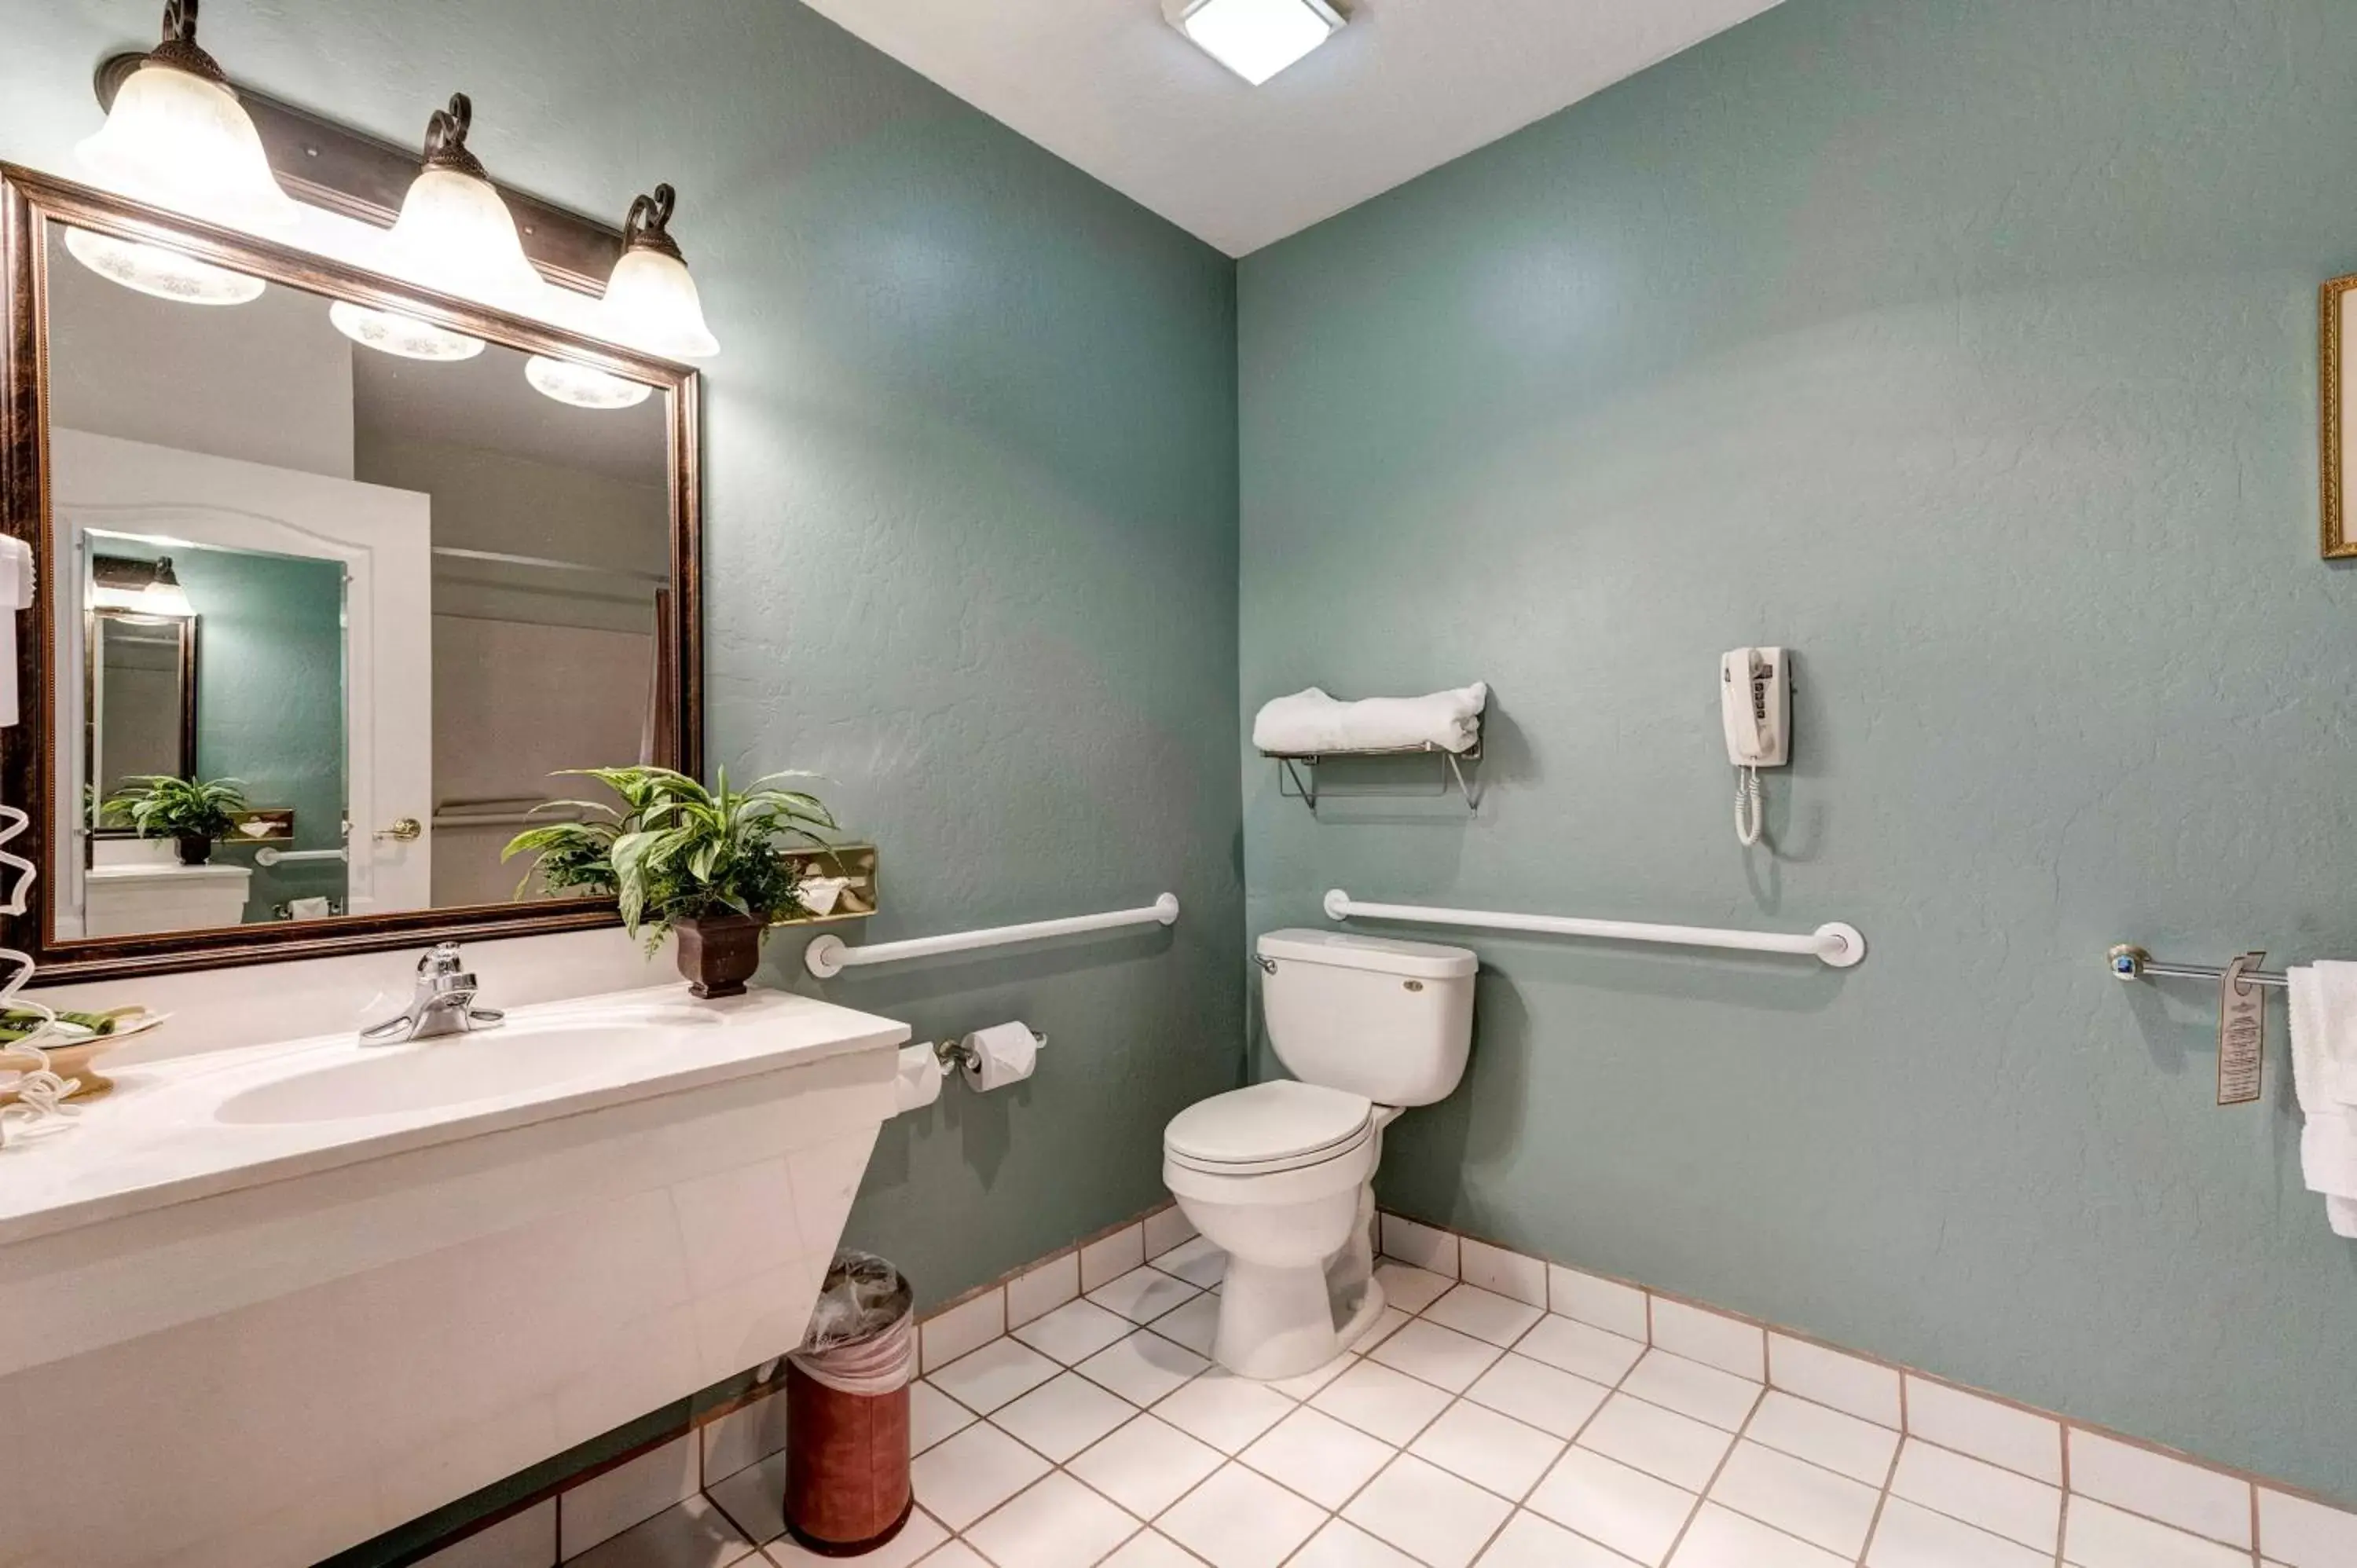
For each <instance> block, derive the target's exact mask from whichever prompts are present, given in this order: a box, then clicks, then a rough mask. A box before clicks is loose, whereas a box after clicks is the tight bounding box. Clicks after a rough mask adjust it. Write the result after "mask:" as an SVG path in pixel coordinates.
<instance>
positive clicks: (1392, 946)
mask: <svg viewBox="0 0 2357 1568" xmlns="http://www.w3.org/2000/svg"><path fill="white" fill-rule="evenodd" d="M1260 956H1261V957H1263V958H1289V959H1292V960H1295V961H1297V962H1301V963H1323V964H1329V965H1331V966H1333V967H1334V968H1337V969H1371V970H1373V971H1375V972H1377V973H1379V974H1406V975H1413V976H1415V978H1417V979H1419V980H1453V979H1457V978H1458V977H1460V976H1463V975H1468V974H1470V973H1472V972H1474V971H1475V970H1477V969H1479V968H1480V965H1481V961H1480V957H1479V956H1478V955H1477V954H1475V953H1473V952H1472V951H1470V950H1468V949H1465V948H1449V947H1442V946H1440V945H1438V944H1437V943H1435V942H1403V941H1394V940H1392V939H1391V938H1389V937H1362V936H1361V935H1360V934H1359V933H1358V932H1356V931H1317V930H1303V929H1294V930H1283V931H1268V932H1265V933H1263V934H1262V937H1261V939H1260Z"/></svg>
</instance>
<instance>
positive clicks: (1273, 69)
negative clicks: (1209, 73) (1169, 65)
mask: <svg viewBox="0 0 2357 1568" xmlns="http://www.w3.org/2000/svg"><path fill="white" fill-rule="evenodd" d="M1162 15H1163V16H1164V17H1165V18H1166V19H1168V22H1169V23H1170V25H1171V26H1172V27H1176V28H1178V29H1179V31H1180V32H1182V33H1184V34H1186V35H1187V38H1188V40H1189V42H1190V43H1192V44H1193V45H1194V46H1195V47H1196V48H1199V49H1201V50H1202V51H1203V52H1204V53H1205V54H1207V55H1210V56H1211V58H1212V59H1215V60H1218V61H1219V62H1220V63H1221V64H1222V65H1223V66H1226V67H1227V68H1228V69H1229V70H1232V71H1234V72H1235V73H1236V74H1237V75H1238V76H1241V77H1243V79H1244V80H1245V81H1248V82H1250V83H1251V84H1252V85H1253V86H1254V87H1258V86H1260V85H1261V84H1262V83H1263V82H1265V81H1268V80H1269V78H1271V77H1273V76H1275V74H1276V73H1277V72H1278V71H1281V70H1285V69H1286V67H1287V66H1290V65H1293V64H1295V63H1296V62H1297V61H1298V60H1300V59H1302V57H1303V56H1305V55H1307V54H1308V53H1309V51H1310V50H1312V49H1314V48H1317V47H1318V45H1320V44H1322V43H1324V42H1325V41H1326V40H1327V39H1328V38H1332V37H1333V36H1334V35H1335V34H1337V33H1339V32H1340V31H1341V30H1342V27H1343V24H1344V22H1345V21H1346V20H1347V18H1345V17H1344V16H1343V15H1342V14H1341V13H1340V11H1338V10H1336V9H1335V8H1334V7H1333V6H1332V5H1328V4H1327V3H1326V0H1162Z"/></svg>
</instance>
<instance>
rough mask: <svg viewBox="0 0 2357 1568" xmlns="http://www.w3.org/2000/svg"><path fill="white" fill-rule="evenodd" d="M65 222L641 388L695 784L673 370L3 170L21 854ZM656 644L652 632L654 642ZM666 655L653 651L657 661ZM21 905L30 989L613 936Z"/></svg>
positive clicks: (689, 501)
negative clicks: (52, 265) (661, 502)
mask: <svg viewBox="0 0 2357 1568" xmlns="http://www.w3.org/2000/svg"><path fill="white" fill-rule="evenodd" d="M53 222H56V223H69V224H71V225H73V226H74V227H77V228H81V229H89V230H93V231H97V232H99V233H102V234H110V235H113V236H116V237H118V238H121V239H125V240H134V241H148V242H156V243H160V244H164V245H167V246H169V247H171V248H173V249H175V250H178V251H181V252H186V253H188V254H189V255H192V256H194V257H196V258H197V259H199V261H205V262H211V263H217V264H219V265H221V266H224V267H230V268H233V269H235V270H236V271H238V272H242V273H246V274H251V275H253V276H254V277H258V278H262V279H264V280H265V281H266V282H270V283H275V284H282V285H286V286H287V287H290V288H298V289H304V290H307V291H308V292H310V293H313V294H317V295H323V296H326V297H328V298H334V299H348V300H351V301H353V302H355V303H357V304H361V305H365V306H377V307H380V308H384V309H391V310H398V311H402V312H404V313H406V314H409V315H412V316H416V317H422V318H424V319H425V320H428V321H432V322H435V323H436V324H438V325H442V326H447V327H451V328H457V330H459V331H462V332H466V333H468V334H470V335H472V336H474V337H477V338H482V339H484V340H485V341H486V342H490V343H499V344H503V345H505V346H506V347H508V348H511V349H521V350H522V351H523V352H525V353H533V354H549V355H555V356H560V357H562V358H565V359H568V360H576V361H578V362H580V363H583V364H587V365H591V366H594V367H595V368H597V369H598V370H601V371H609V372H611V373H614V374H616V375H621V376H627V377H629V378H630V379H632V380H634V381H645V382H648V383H650V384H651V385H652V386H653V387H654V388H655V389H656V391H657V392H662V393H664V394H666V395H667V396H668V398H669V406H670V409H671V419H670V422H669V446H670V452H669V460H670V466H671V477H672V588H673V597H672V615H671V618H670V648H671V655H672V664H673V682H672V698H673V701H672V703H671V707H672V716H673V733H672V736H671V740H672V757H673V766H675V767H677V768H679V770H680V771H681V772H683V773H687V774H691V775H694V776H697V777H701V776H702V774H703V771H704V610H703V499H702V474H701V444H700V423H699V422H700V413H699V388H700V384H701V383H700V381H699V379H698V377H697V374H696V372H695V371H693V370H690V369H688V368H686V367H685V366H682V365H676V364H673V363H672V362H670V361H669V360H657V359H652V358H649V357H647V356H644V355H640V354H637V353H634V352H632V351H631V350H630V349H621V348H617V347H615V346H613V345H611V344H607V343H603V342H600V341H598V340H597V339H596V338H587V337H584V336H582V335H580V334H578V333H574V332H569V331H566V330H565V328H560V327H554V326H551V325H548V324H546V323H544V322H539V321H533V320H530V319H527V318H525V317H518V316H511V315H508V314H506V313H504V312H501V311H498V310H494V309H491V308H490V307H488V306H479V305H475V304H472V303H470V302H468V301H466V300H461V299H457V298H454V297H452V296H450V295H442V294H436V293H434V292H432V291H430V290H426V289H421V288H416V287H414V286H412V285H407V284H404V283H400V282H398V281H396V280H394V279H393V278H390V277H386V276H384V275H382V274H377V273H371V272H369V271H366V270H364V269H362V268H360V267H356V266H353V265H351V264H350V263H345V262H340V261H337V260H335V259H332V258H330V257H328V256H323V255H317V254H314V253H312V252H307V251H299V250H296V249H293V248H291V247H288V246H285V245H280V244H276V243H274V242H270V241H266V240H259V239H254V238H253V237H251V236H248V235H244V234H241V233H238V232H235V231H231V230H227V229H221V228H217V227H215V226H213V225H211V224H209V223H204V222H201V221H199V220H194V219H189V218H184V217H181V216H180V215H178V214H177V213H173V212H168V211H166V210H164V209H159V208H155V207H149V206H146V205H145V204H144V203H141V202H137V201H133V200H130V199H126V198H124V197H120V196H115V195H113V194H111V193H109V192H106V191H102V190H97V189H93V188H90V187H87V186H83V185H79V184H76V183H74V182H72V181H70V180H63V179H59V178H56V177H51V176H48V175H45V174H41V173H38V172H37V171H35V170H31V169H26V168H21V167H18V166H16V165H13V164H7V163H0V512H5V516H0V526H5V529H6V532H8V533H9V534H10V535H12V536H14V537H16V538H18V539H22V540H24V541H26V542H27V543H29V544H30V545H31V546H32V549H33V554H34V559H35V561H36V562H37V563H38V571H39V573H40V575H41V580H42V582H43V585H44V586H43V591H41V592H40V593H38V594H37V595H36V596H35V601H34V606H33V609H32V610H31V612H30V613H27V614H25V615H21V616H18V617H16V623H17V624H16V668H17V671H18V676H19V688H18V689H19V691H20V692H21V693H23V698H22V711H23V714H24V722H23V723H21V724H19V725H16V727H14V728H12V729H7V730H0V800H5V801H6V802H7V803H8V804H10V805H13V806H16V807H18V808H20V809H21V810H23V811H25V812H26V813H27V815H28V816H30V817H31V819H32V823H31V825H30V826H29V827H28V828H27V830H26V831H25V832H24V833H22V834H21V835H20V836H19V837H18V839H17V840H16V843H12V844H11V845H10V848H11V850H12V851H13V852H14V853H16V854H22V855H24V856H25V857H26V858H27V859H28V860H30V861H32V862H33V863H34V864H35V865H38V866H41V867H43V868H44V869H47V868H48V866H49V865H50V864H51V860H50V839H51V836H52V835H51V832H50V829H51V810H52V802H51V800H50V798H49V797H50V794H51V789H50V785H49V781H50V779H52V778H54V777H55V774H54V773H53V771H52V768H53V767H54V765H55V761H56V748H57V746H59V744H60V741H61V739H62V741H63V742H64V743H65V744H69V745H79V744H81V741H80V737H79V736H67V737H60V736H59V734H58V716H59V703H58V693H56V692H55V691H54V690H53V689H52V680H51V674H52V671H51V670H50V659H49V650H50V649H51V648H52V647H53V646H54V643H53V642H52V640H51V639H52V637H53V636H54V634H55V630H56V628H55V626H54V624H53V619H52V618H53V615H54V606H55V603H56V600H55V597H54V596H53V595H52V594H51V593H50V592H48V587H47V583H48V576H49V575H50V574H51V573H52V572H53V571H54V570H55V568H54V567H53V566H52V564H51V559H50V546H51V542H52V541H51V531H50V516H49V495H48V232H47V229H48V224H50V223H53ZM657 635H658V639H659V640H660V639H662V631H661V630H660V629H659V631H658V634H657ZM659 653H660V650H659ZM48 886H49V879H48V878H47V877H43V878H41V879H39V880H37V881H35V882H34V884H33V885H32V887H31V888H30V890H29V897H28V899H27V906H26V912H25V913H24V914H22V915H16V916H9V917H7V918H5V924H0V944H5V945H6V946H8V947H12V948H16V949H17V950H21V951H23V952H25V953H27V954H29V955H30V956H31V957H32V959H33V961H35V962H36V963H38V965H39V966H40V973H39V975H38V978H37V979H36V980H35V981H34V982H33V983H34V984H36V985H46V984H54V983H65V982H72V981H90V980H101V979H114V978H121V977H128V976H132V975H143V974H165V973H174V972H182V971H188V970H197V969H217V968H223V967H228V966H231V965H238V964H254V963H280V962H285V961H292V960H296V959H307V958H325V957H331V956H334V955H337V954H340V953H360V952H377V951H382V950H386V949H389V948H404V947H415V946H419V945H421V944H425V943H429V942H436V941H457V940H485V939H490V938H498V937H521V936H533V935H539V934H543V933H547V932H553V931H571V930H582V929H590V928H594V927H601V926H613V925H618V924H619V923H620V916H619V914H618V913H617V911H616V908H615V905H614V901H613V900H612V899H610V898H601V899H567V900H565V901H563V902H562V903H556V902H541V903H529V904H525V903H519V904H485V905H472V906H465V907H457V908H447V909H410V910H404V911H402V912H400V913H397V914H384V915H350V916H338V917H336V918H332V919H328V920H319V921H313V922H307V923H304V924H301V925H288V924H282V923H278V922H270V923H264V924H255V925H245V926H231V927H222V928H220V929H212V930H198V931H174V932H159V933H154V934H147V935H141V936H135V937H97V938H78V939H75V940H70V941H62V942H61V941H59V940H57V939H56V938H55V936H54V934H53V927H52V924H51V921H50V918H49V905H48V898H47V897H46V889H47V888H48Z"/></svg>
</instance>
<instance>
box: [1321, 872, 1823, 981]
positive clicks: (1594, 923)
mask: <svg viewBox="0 0 2357 1568" xmlns="http://www.w3.org/2000/svg"><path fill="white" fill-rule="evenodd" d="M1326 918H1328V919H1330V920H1350V919H1360V920H1413V921H1415V922H1416V923H1417V924H1419V925H1426V926H1482V927H1486V928H1488V929H1491V930H1494V931H1538V932H1542V933H1544V934H1545V935H1548V936H1556V937H1602V938H1604V939H1606V940H1610V941H1622V942H1663V943H1666V944H1667V945H1669V946H1672V947H1682V948H1732V949H1734V950H1737V951H1738V952H1783V953H1795V954H1800V955H1803V956H1805V957H1809V958H1813V959H1817V960H1820V961H1823V962H1824V963H1825V964H1827V965H1829V966H1830V967H1832V968H1834V969H1847V968H1849V967H1850V966H1851V965H1852V964H1854V963H1857V962H1858V961H1861V960H1863V959H1864V958H1865V957H1866V938H1865V937H1864V936H1863V935H1862V934H1861V933H1860V932H1859V930H1858V929H1857V927H1856V926H1852V925H1846V924H1845V923H1843V922H1842V921H1839V920H1834V921H1829V922H1828V923H1826V924H1824V925H1822V926H1819V927H1818V928H1817V929H1815V930H1813V931H1810V932H1807V933H1805V934H1801V935H1792V936H1787V935H1785V934H1784V933H1782V932H1781V931H1731V930H1720V929H1717V928H1716V927H1711V926H1653V925H1647V924H1645V923H1643V922H1642V921H1638V920H1582V919H1575V918H1571V917H1569V916H1565V915H1508V914H1498V913H1494V912H1491V911H1488V910H1481V909H1428V908H1423V907H1422V906H1420V905H1415V904H1362V903H1361V902H1359V900H1357V899H1355V898H1353V897H1351V896H1350V895H1349V894H1348V893H1345V892H1343V891H1342V890H1341V889H1340V887H1337V888H1335V889H1333V890H1332V891H1331V892H1329V893H1328V894H1327V895H1326Z"/></svg>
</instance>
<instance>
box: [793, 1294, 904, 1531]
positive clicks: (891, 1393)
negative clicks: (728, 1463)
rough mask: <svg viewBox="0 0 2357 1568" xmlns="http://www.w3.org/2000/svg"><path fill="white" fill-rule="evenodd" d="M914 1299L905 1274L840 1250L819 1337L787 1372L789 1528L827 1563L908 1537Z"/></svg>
mask: <svg viewBox="0 0 2357 1568" xmlns="http://www.w3.org/2000/svg"><path fill="white" fill-rule="evenodd" d="M913 1307H914V1296H913V1293H911V1292H910V1291H909V1282H908V1281H907V1280H904V1279H902V1278H901V1277H900V1271H899V1270H898V1269H896V1268H894V1267H893V1266H892V1265H891V1264H889V1263H888V1262H885V1261H884V1260H883V1259H881V1258H878V1257H875V1256H872V1255H870V1254H868V1253H866V1252H841V1253H837V1254H836V1256H835V1260H834V1265H833V1266H832V1267H831V1268H829V1269H828V1270H827V1272H826V1283H825V1284H824V1285H823V1286H822V1287H821V1288H820V1291H819V1297H818V1305H817V1306H816V1307H815V1308H813V1310H812V1313H811V1326H810V1332H809V1334H808V1335H807V1336H805V1337H804V1338H803V1340H802V1348H801V1349H799V1350H796V1351H795V1352H794V1353H793V1354H792V1355H791V1357H789V1358H788V1359H787V1367H786V1509H785V1512H786V1529H787V1530H788V1531H789V1532H790V1533H791V1535H792V1536H793V1538H794V1539H795V1540H796V1541H799V1542H801V1543H802V1545H803V1546H804V1547H807V1548H808V1549H809V1550H811V1551H813V1552H817V1553H819V1554H820V1555H822V1556H825V1557H856V1556H857V1555H859V1554H860V1553H861V1552H873V1551H875V1550H876V1549H877V1547H879V1546H881V1545H883V1544H884V1543H885V1542H886V1541H890V1540H891V1539H892V1538H893V1537H894V1536H896V1535H898V1534H899V1533H900V1527H901V1526H902V1525H904V1524H907V1523H908V1522H909V1509H911V1508H912V1507H914V1506H915V1498H914V1497H913V1496H912V1495H911V1493H910V1492H909V1381H910V1380H911V1379H913V1378H914V1377H915V1376H916V1371H917V1322H916V1314H915V1312H914V1310H913Z"/></svg>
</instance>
